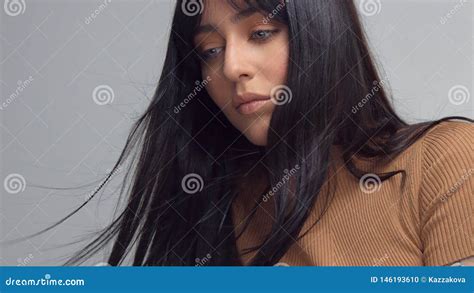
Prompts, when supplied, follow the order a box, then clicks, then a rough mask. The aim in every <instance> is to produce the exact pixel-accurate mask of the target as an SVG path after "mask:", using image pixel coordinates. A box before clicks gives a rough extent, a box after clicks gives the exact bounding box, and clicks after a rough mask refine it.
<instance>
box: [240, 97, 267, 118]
mask: <svg viewBox="0 0 474 293" xmlns="http://www.w3.org/2000/svg"><path fill="white" fill-rule="evenodd" d="M238 100H239V102H238V106H237V107H236V110H237V112H239V113H240V114H242V115H248V114H252V113H255V112H256V111H258V110H259V109H260V108H261V107H262V106H263V105H265V104H266V103H268V101H269V100H270V97H265V96H261V95H242V96H238Z"/></svg>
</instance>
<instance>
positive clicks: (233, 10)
mask: <svg viewBox="0 0 474 293" xmlns="http://www.w3.org/2000/svg"><path fill="white" fill-rule="evenodd" d="M233 4H235V5H233ZM255 12H258V11H257V10H256V9H255V8H253V7H249V6H248V5H247V4H246V3H245V1H243V0H206V1H205V2H204V9H203V13H202V15H201V21H200V23H201V24H207V23H211V24H214V25H217V24H218V23H225V22H226V21H228V22H230V23H237V22H238V21H239V20H241V19H242V18H244V17H246V16H250V15H251V14H254V13H255Z"/></svg>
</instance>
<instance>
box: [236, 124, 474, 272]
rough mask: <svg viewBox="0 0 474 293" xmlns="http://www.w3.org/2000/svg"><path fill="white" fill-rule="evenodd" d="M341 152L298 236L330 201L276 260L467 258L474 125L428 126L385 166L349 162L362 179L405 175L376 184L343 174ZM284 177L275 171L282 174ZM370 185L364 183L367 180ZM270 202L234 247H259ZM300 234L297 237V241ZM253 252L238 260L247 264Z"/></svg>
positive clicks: (239, 206) (244, 200)
mask: <svg viewBox="0 0 474 293" xmlns="http://www.w3.org/2000/svg"><path fill="white" fill-rule="evenodd" d="M340 155H341V149H339V148H338V147H334V150H333V151H332V153H331V158H332V162H333V163H334V165H333V166H334V167H333V168H330V170H329V175H328V179H327V181H326V183H325V185H324V187H323V189H322V191H321V193H320V196H319V197H318V200H317V201H316V204H315V206H314V207H313V209H312V210H311V214H310V216H309V218H308V220H307V222H306V223H305V225H304V227H303V229H302V232H301V234H303V232H305V231H307V230H308V229H309V228H310V226H311V225H312V224H313V223H314V222H315V221H316V220H317V219H318V218H319V216H320V215H321V212H322V211H323V209H324V207H325V202H326V201H325V200H326V199H327V197H325V196H322V195H323V194H327V193H328V191H331V192H333V197H332V200H330V203H329V205H328V206H327V210H326V212H325V213H324V214H323V216H322V217H320V220H319V222H318V223H317V224H316V225H314V226H313V227H312V228H311V229H310V230H309V232H308V233H307V234H306V235H305V236H304V237H302V238H300V239H299V240H297V241H296V240H295V242H294V244H293V245H292V246H291V248H290V249H289V251H288V252H287V253H286V254H285V255H284V256H283V257H282V258H281V260H280V262H282V263H285V264H288V265H290V266H422V265H427V266H440V265H449V264H451V263H453V262H455V261H457V260H460V259H463V258H466V257H469V256H473V255H474V250H473V243H472V242H473V236H474V231H473V220H474V217H473V197H474V125H473V124H470V123H465V122H458V121H449V122H442V123H441V124H439V125H437V126H435V127H434V128H433V129H431V130H430V131H429V132H428V133H427V134H425V135H424V136H423V137H422V138H421V139H419V140H418V141H417V142H416V143H415V144H414V145H412V146H410V147H409V148H408V149H407V150H405V151H404V152H403V153H402V154H401V155H400V156H398V157H397V158H395V159H394V160H392V161H391V162H389V163H386V164H385V165H383V164H382V163H377V164H374V163H372V162H370V161H363V160H358V159H356V160H355V162H356V164H357V166H359V167H361V168H362V169H363V170H366V171H367V172H368V173H376V172H377V173H378V172H389V171H395V170H405V171H406V176H405V184H404V186H403V187H402V177H403V175H402V174H397V175H395V176H393V177H392V178H390V179H388V180H386V181H384V182H383V183H382V184H379V185H377V186H375V187H374V186H371V185H369V186H366V187H364V185H361V184H360V181H359V180H358V179H357V178H355V177H354V176H353V175H351V174H350V173H349V171H348V170H347V168H346V167H345V166H344V164H343V161H342V158H341V156H340ZM283 175H284V174H283V173H282V176H283ZM369 180H370V179H369ZM257 191H258V188H255V189H254V190H253V191H252V192H246V193H242V194H240V195H239V197H238V198H237V200H236V201H235V202H234V204H233V206H232V210H233V217H234V224H235V227H236V230H235V233H236V235H238V234H239V233H240V232H241V231H242V229H243V226H244V225H243V219H245V218H246V217H248V216H249V214H250V210H251V208H252V206H253V205H254V204H255V199H256V196H259V194H255V193H257ZM272 199H273V198H272V197H269V198H268V199H267V201H266V202H262V203H261V205H260V206H259V207H258V209H257V211H256V214H255V216H254V217H253V218H252V221H251V222H250V224H249V226H248V227H247V229H246V230H245V232H244V233H243V234H242V236H241V237H240V238H238V239H237V248H238V250H239V251H240V252H241V251H242V250H243V249H244V248H248V247H252V246H254V245H257V244H260V243H261V242H262V240H263V239H264V238H263V237H264V236H265V235H266V234H267V233H268V232H269V229H270V226H271V224H272V223H273V200H272ZM301 234H300V235H301ZM253 255H254V253H250V254H246V255H243V256H241V259H242V261H243V262H244V264H248V261H249V260H250V258H251V257H252V256H253Z"/></svg>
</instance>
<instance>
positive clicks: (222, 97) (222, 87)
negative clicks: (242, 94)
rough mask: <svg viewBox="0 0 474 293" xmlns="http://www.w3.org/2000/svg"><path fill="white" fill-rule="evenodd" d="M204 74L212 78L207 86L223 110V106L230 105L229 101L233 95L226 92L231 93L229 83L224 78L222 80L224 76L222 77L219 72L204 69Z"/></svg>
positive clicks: (212, 97) (210, 94)
mask: <svg viewBox="0 0 474 293" xmlns="http://www.w3.org/2000/svg"><path fill="white" fill-rule="evenodd" d="M203 76H204V77H207V76H209V78H210V82H209V84H208V85H207V86H206V89H207V93H208V94H209V96H210V97H211V99H212V100H213V101H214V103H215V104H216V105H217V106H218V107H219V108H220V109H221V110H224V109H223V108H225V107H228V105H227V104H228V103H229V101H231V97H230V96H226V93H230V92H229V88H228V85H227V84H226V82H225V81H224V80H222V77H220V76H219V75H218V74H209V73H208V72H206V71H205V70H203ZM226 105H227V106H226Z"/></svg>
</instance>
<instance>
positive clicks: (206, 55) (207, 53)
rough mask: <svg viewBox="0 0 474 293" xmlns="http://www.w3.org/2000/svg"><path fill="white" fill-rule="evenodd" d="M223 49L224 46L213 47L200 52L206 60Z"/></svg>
mask: <svg viewBox="0 0 474 293" xmlns="http://www.w3.org/2000/svg"><path fill="white" fill-rule="evenodd" d="M221 50H222V48H211V49H208V50H206V51H204V52H202V53H200V55H201V57H202V58H203V59H204V60H208V59H211V58H214V57H215V56H216V55H217V54H219V52H220V51H221Z"/></svg>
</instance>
